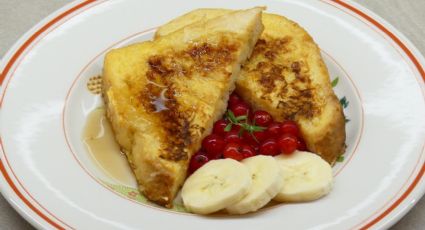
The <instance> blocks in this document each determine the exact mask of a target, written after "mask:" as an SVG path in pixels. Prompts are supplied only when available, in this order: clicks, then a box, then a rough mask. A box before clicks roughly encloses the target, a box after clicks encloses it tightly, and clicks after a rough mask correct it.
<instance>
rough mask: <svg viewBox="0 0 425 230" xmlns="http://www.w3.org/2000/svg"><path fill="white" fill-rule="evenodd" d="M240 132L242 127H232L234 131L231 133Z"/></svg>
mask: <svg viewBox="0 0 425 230" xmlns="http://www.w3.org/2000/svg"><path fill="white" fill-rule="evenodd" d="M240 130H241V127H240V126H239V125H232V130H231V131H236V132H239V131H240Z"/></svg>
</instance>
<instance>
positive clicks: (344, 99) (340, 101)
mask: <svg viewBox="0 0 425 230" xmlns="http://www.w3.org/2000/svg"><path fill="white" fill-rule="evenodd" d="M339 103H341V105H342V107H343V108H344V109H345V108H347V107H348V104H349V101H348V100H347V98H346V97H345V96H344V97H343V98H341V99H340V100H339Z"/></svg>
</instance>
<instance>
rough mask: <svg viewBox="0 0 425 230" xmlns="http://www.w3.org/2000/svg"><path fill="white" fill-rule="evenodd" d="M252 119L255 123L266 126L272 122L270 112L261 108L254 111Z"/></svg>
mask: <svg viewBox="0 0 425 230" xmlns="http://www.w3.org/2000/svg"><path fill="white" fill-rule="evenodd" d="M253 121H254V122H255V125H259V126H263V127H267V126H268V125H270V124H271V123H272V122H273V118H272V115H270V113H268V112H266V111H263V110H257V111H255V112H254V118H253Z"/></svg>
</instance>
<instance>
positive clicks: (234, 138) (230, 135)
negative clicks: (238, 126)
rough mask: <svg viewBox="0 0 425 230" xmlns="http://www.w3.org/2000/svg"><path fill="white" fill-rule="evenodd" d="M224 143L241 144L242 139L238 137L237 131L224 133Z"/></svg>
mask: <svg viewBox="0 0 425 230" xmlns="http://www.w3.org/2000/svg"><path fill="white" fill-rule="evenodd" d="M224 142H226V144H228V143H239V144H240V143H242V138H241V137H240V136H239V131H236V130H231V131H230V132H226V134H225V135H224Z"/></svg>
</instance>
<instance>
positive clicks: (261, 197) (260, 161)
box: [226, 155, 283, 214]
mask: <svg viewBox="0 0 425 230" xmlns="http://www.w3.org/2000/svg"><path fill="white" fill-rule="evenodd" d="M242 163H243V164H244V165H245V166H246V167H247V168H248V169H249V171H250V173H251V179H252V184H251V187H250V189H249V191H248V194H247V195H246V196H245V197H244V198H242V199H241V200H240V201H238V202H237V203H235V204H233V205H230V206H228V207H227V208H226V210H227V212H229V213H230V214H244V213H248V212H254V211H257V210H258V209H260V208H261V207H263V206H264V205H266V204H267V203H268V202H269V201H270V200H271V199H273V197H275V196H276V194H277V193H278V192H279V191H281V189H282V185H283V180H282V170H281V169H280V166H279V165H278V163H277V161H276V160H275V159H274V158H273V157H271V156H262V155H258V156H255V157H250V158H246V159H245V160H243V161H242Z"/></svg>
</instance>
